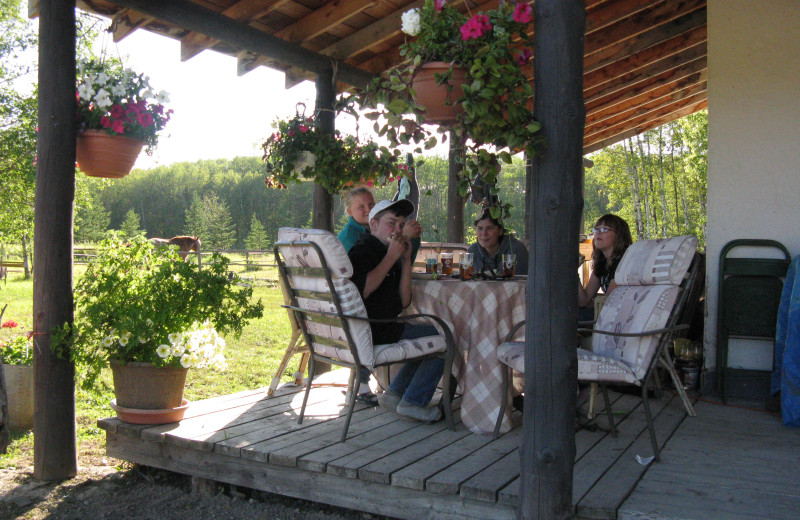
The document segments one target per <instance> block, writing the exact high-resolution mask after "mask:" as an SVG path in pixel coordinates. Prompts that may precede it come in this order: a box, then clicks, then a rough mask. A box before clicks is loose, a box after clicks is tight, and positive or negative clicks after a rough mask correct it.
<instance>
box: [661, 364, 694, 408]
mask: <svg viewBox="0 0 800 520" xmlns="http://www.w3.org/2000/svg"><path fill="white" fill-rule="evenodd" d="M667 356H669V354H667ZM658 362H659V363H661V366H662V367H664V369H665V370H666V371H667V373H668V374H669V377H670V378H671V379H672V383H673V384H674V385H675V391H676V392H678V397H680V398H681V402H683V406H684V408H686V413H687V414H689V417H697V412H695V411H694V406H692V403H691V402H690V401H689V397H688V396H687V395H686V390H685V389H684V388H683V383H682V382H681V380H680V378H679V377H678V373H677V372H676V371H675V367H674V366H673V365H672V360H671V359H669V357H666V359H665V358H664V357H662V358H660V359H659V360H658Z"/></svg>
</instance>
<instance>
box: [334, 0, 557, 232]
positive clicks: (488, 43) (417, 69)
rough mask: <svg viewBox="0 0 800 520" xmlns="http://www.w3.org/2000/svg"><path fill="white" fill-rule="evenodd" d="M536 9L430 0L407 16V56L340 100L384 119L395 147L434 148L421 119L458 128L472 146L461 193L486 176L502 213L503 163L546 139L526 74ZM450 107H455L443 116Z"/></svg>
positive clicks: (383, 131) (382, 129)
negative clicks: (430, 92) (429, 73)
mask: <svg viewBox="0 0 800 520" xmlns="http://www.w3.org/2000/svg"><path fill="white" fill-rule="evenodd" d="M532 15H533V10H532V7H531V5H530V4H529V3H527V2H507V1H503V0H501V1H500V3H499V4H498V7H497V9H493V10H488V11H486V12H476V13H471V12H468V11H467V4H466V3H460V2H450V3H448V2H447V1H445V0H426V2H425V3H424V4H423V5H422V6H421V7H419V8H414V9H411V10H409V11H407V12H406V13H404V14H403V16H402V31H403V32H404V33H405V34H406V35H407V36H408V37H409V38H408V39H407V40H406V41H405V42H404V43H403V44H402V45H401V47H400V54H401V56H403V57H405V58H406V61H405V62H404V63H403V64H402V65H401V66H399V67H397V68H395V69H393V70H391V71H390V72H389V73H388V74H387V75H386V76H385V77H382V78H378V79H376V80H375V81H373V82H372V83H371V84H370V85H369V87H368V88H366V89H365V90H363V91H361V92H357V93H356V94H355V95H354V96H352V97H350V98H347V99H345V100H344V101H343V102H342V103H343V104H349V105H350V106H355V107H357V108H358V109H360V110H361V111H362V112H364V111H366V114H365V115H366V117H368V118H370V119H373V120H381V121H382V123H381V124H378V125H376V129H377V131H378V133H379V135H381V136H385V137H386V138H387V139H389V141H390V142H391V144H392V145H393V146H398V145H402V144H407V143H409V142H412V141H413V142H416V143H421V142H425V146H426V147H430V146H431V145H432V143H435V138H433V137H432V136H431V135H430V134H428V135H425V136H424V137H421V136H420V131H421V130H420V125H421V124H424V123H437V124H439V125H440V131H441V132H443V131H445V130H453V131H455V133H456V135H457V136H458V137H459V138H461V139H464V140H466V141H467V146H468V153H467V159H466V161H465V164H464V165H463V170H462V172H461V174H460V186H459V191H460V195H462V196H466V195H467V194H468V192H469V190H470V187H471V184H472V182H473V181H474V180H475V179H479V180H481V181H482V182H484V183H486V184H488V185H489V186H491V189H492V191H493V193H492V195H494V196H495V197H494V198H492V200H494V201H495V203H494V206H493V208H492V214H493V215H494V216H495V217H499V216H500V215H501V213H503V210H505V211H507V210H508V208H509V206H508V205H503V204H502V202H500V201H499V200H498V199H497V198H496V195H497V190H496V187H495V185H496V181H497V174H498V173H499V166H500V163H501V162H505V163H510V162H511V154H512V153H517V152H520V151H523V150H524V151H526V152H527V153H528V155H529V156H532V155H534V154H535V153H536V152H537V150H538V149H539V148H540V146H541V144H542V142H541V137H540V135H539V134H538V132H539V130H540V124H539V123H538V122H537V121H536V120H535V119H534V118H533V114H532V110H531V107H532V97H533V87H532V85H531V83H530V80H529V79H528V77H529V76H530V68H531V67H532V64H531V57H532V48H531V45H532ZM429 68H431V69H434V70H435V72H433V78H434V79H433V81H431V80H430V79H427V80H422V81H420V80H419V78H420V74H425V73H426V69H429ZM432 85H433V86H438V87H440V88H441V89H443V93H439V94H438V97H437V96H434V97H433V98H424V97H423V98H421V97H420V91H419V89H420V88H421V87H426V88H427V87H428V86H432ZM427 99H432V101H426V100H427ZM425 103H428V105H427V106H426V104H425ZM448 108H449V109H453V112H452V113H451V114H449V115H440V113H441V112H442V111H444V110H446V109H448ZM432 111H433V112H435V114H434V117H433V118H430V115H429V113H430V112H432ZM381 117H382V118H383V119H381ZM422 132H427V130H422ZM479 151H481V153H479Z"/></svg>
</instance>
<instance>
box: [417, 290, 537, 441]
mask: <svg viewBox="0 0 800 520" xmlns="http://www.w3.org/2000/svg"><path fill="white" fill-rule="evenodd" d="M410 310H411V311H412V312H419V313H425V314H433V315H435V316H439V317H440V318H442V319H443V320H444V321H446V322H447V324H448V325H450V328H451V330H452V331H453V336H454V339H455V344H456V357H455V361H454V365H455V366H454V369H453V372H454V373H455V375H456V377H457V378H458V380H459V388H460V389H461V390H462V391H463V399H462V402H461V420H462V421H463V422H464V425H465V426H466V427H467V428H469V429H470V430H471V431H473V432H475V433H492V432H493V431H494V425H495V421H496V420H497V414H498V413H500V403H501V402H502V401H501V399H502V398H503V396H502V395H501V392H502V379H501V378H502V369H503V368H502V367H503V366H504V365H502V364H501V363H500V362H499V361H498V360H497V356H496V355H495V350H496V349H497V346H498V345H499V344H500V343H501V342H502V341H503V340H504V339H505V337H506V335H507V334H508V332H509V330H511V327H513V326H514V324H516V323H518V322H520V321H522V320H523V319H524V318H525V282H524V281H518V280H510V281H469V282H462V281H460V280H452V279H445V280H441V279H440V280H414V297H413V300H412V302H411V309H410ZM506 398H507V397H506ZM510 428H511V406H508V407H506V416H505V418H504V419H503V425H502V427H501V430H500V431H502V432H506V431H508V430H509V429H510Z"/></svg>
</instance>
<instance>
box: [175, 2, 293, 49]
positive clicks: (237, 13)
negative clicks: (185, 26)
mask: <svg viewBox="0 0 800 520" xmlns="http://www.w3.org/2000/svg"><path fill="white" fill-rule="evenodd" d="M287 2H289V0H266V1H265V0H240V1H239V2H236V3H235V4H233V5H232V6H230V7H228V8H227V9H224V10H222V11H221V12H220V14H222V15H223V16H227V17H228V18H230V19H231V20H235V21H237V22H250V21H252V20H256V19H258V18H261V17H262V16H266V15H267V14H269V13H271V12H272V11H274V10H276V9H278V8H280V7H281V6H283V5H284V4H286V3H287ZM218 42H219V40H217V39H215V38H211V37H210V36H206V35H205V34H200V33H197V32H194V31H189V33H188V34H186V36H184V37H183V38H181V61H186V60H188V59H190V58H193V57H195V56H197V55H198V54H200V53H201V52H202V51H204V50H205V49H208V48H210V47H213V46H214V45H216V44H217V43H218Z"/></svg>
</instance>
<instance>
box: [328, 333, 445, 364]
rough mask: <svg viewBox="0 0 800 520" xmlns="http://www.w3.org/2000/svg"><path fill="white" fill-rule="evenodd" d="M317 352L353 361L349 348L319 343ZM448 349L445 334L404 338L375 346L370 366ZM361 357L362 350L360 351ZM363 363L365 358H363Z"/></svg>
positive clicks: (349, 361)
mask: <svg viewBox="0 0 800 520" xmlns="http://www.w3.org/2000/svg"><path fill="white" fill-rule="evenodd" d="M315 350H316V352H317V353H319V354H322V355H323V356H328V357H330V358H333V359H339V360H341V361H346V362H348V363H352V362H353V355H352V354H351V353H350V351H349V350H347V349H344V348H337V347H333V346H330V345H321V344H320V345H317V346H316V347H315ZM446 350H447V343H446V342H445V337H444V336H426V337H422V338H417V339H403V340H400V341H398V342H397V343H391V344H386V345H376V346H375V357H374V362H373V363H372V364H369V365H368V367H369V368H372V367H374V366H377V365H383V364H386V363H397V362H399V361H403V360H405V359H411V358H418V357H421V356H427V355H428V354H435V353H437V352H445V351H446ZM359 357H361V351H359ZM361 362H362V364H365V365H366V363H364V360H363V359H362V360H361Z"/></svg>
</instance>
